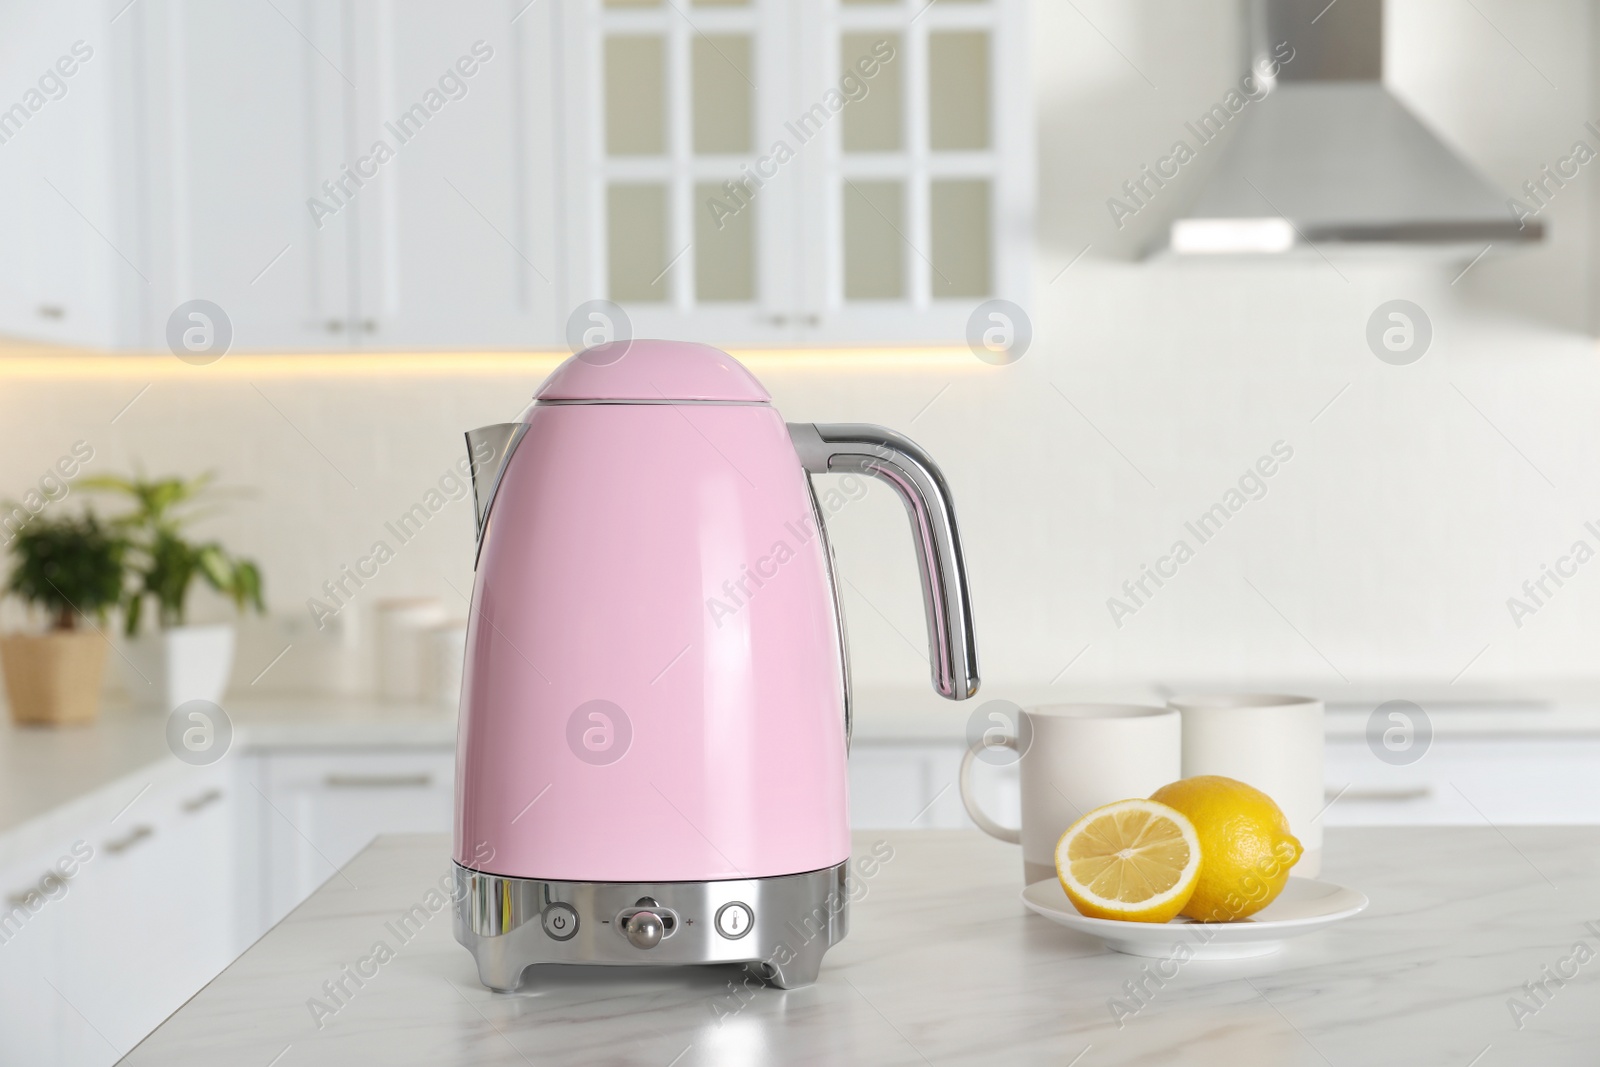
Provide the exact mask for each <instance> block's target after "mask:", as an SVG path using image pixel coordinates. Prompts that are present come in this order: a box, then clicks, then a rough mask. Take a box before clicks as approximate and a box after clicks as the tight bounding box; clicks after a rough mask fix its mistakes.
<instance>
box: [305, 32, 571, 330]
mask: <svg viewBox="0 0 1600 1067" xmlns="http://www.w3.org/2000/svg"><path fill="white" fill-rule="evenodd" d="M347 10H348V11H349V19H350V22H349V24H348V26H347V32H348V33H350V34H351V37H352V39H353V40H354V41H355V42H356V45H355V53H354V59H355V62H354V67H353V69H352V70H351V72H350V74H351V77H352V78H354V79H355V80H356V81H357V83H358V84H359V85H360V86H361V91H360V92H359V93H357V94H355V96H354V99H353V108H352V112H351V114H352V118H351V128H350V131H349V136H348V143H349V152H350V158H349V159H347V160H342V161H341V162H348V163H350V164H351V166H352V168H355V167H357V166H358V165H360V166H362V167H363V169H364V170H365V171H371V172H373V176H372V177H371V178H369V179H368V180H367V181H366V184H365V185H363V186H361V187H360V189H359V190H358V191H357V193H356V195H355V197H354V198H353V199H352V200H351V201H350V206H349V207H348V208H345V209H342V213H343V212H348V213H349V214H350V216H351V218H352V219H353V221H352V223H351V224H352V225H354V226H355V227H356V231H355V232H354V233H353V234H352V237H351V239H352V242H353V244H352V247H353V249H354V259H355V262H356V264H357V270H356V275H357V277H358V279H359V281H358V290H357V299H356V302H355V303H356V306H357V309H358V311H357V315H356V318H355V319H354V321H353V322H352V324H351V325H352V327H353V328H354V331H355V332H354V334H353V341H354V343H356V344H357V345H362V346H368V347H383V346H395V347H402V348H470V347H473V346H481V347H495V348H508V347H536V346H554V345H558V344H560V343H561V323H562V322H564V320H565V296H564V293H563V291H562V287H561V286H559V285H558V280H559V278H560V271H559V269H558V260H557V255H556V246H555V238H554V234H555V227H556V221H557V210H558V209H557V204H556V201H555V193H554V189H553V187H552V181H553V175H554V163H553V159H554V153H553V152H552V145H553V144H554V141H553V140H552V137H553V129H554V124H555V111H554V107H553V104H552V93H553V91H554V86H553V83H552V79H553V77H554V75H553V66H552V64H551V63H550V62H549V59H550V52H551V48H552V41H551V37H550V22H551V19H552V15H551V5H548V4H546V5H534V6H532V7H530V8H529V9H527V10H525V11H523V12H522V13H521V14H520V15H518V16H517V17H516V21H514V22H513V21H511V19H512V16H513V15H516V14H517V13H516V11H515V10H514V9H513V8H512V7H511V6H509V5H508V4H507V3H505V2H504V0H471V2H466V3H459V2H458V3H451V4H429V3H406V4H375V5H363V6H350V7H348V8H347ZM430 109H435V110H430ZM380 145H381V146H382V148H380ZM384 150H387V151H389V152H392V158H390V159H388V160H387V161H386V162H382V163H379V162H378V161H377V157H379V156H380V155H382V154H383V153H384ZM362 160H371V162H368V163H365V164H362ZM329 176H330V177H335V178H337V175H334V174H331V173H330V175H329Z"/></svg>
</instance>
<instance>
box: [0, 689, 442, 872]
mask: <svg viewBox="0 0 1600 1067" xmlns="http://www.w3.org/2000/svg"><path fill="white" fill-rule="evenodd" d="M225 706H226V708H227V711H228V714H229V717H230V719H231V720H232V722H233V726H234V738H233V749H234V750H235V751H243V750H244V749H246V748H250V747H255V748H294V747H315V748H322V749H327V748H339V747H345V746H351V747H359V748H386V747H411V746H426V747H438V748H452V747H454V746H455V743H456V717H455V715H454V714H447V713H444V712H441V711H440V710H439V709H437V708H434V707H429V706H423V705H410V704H396V703H385V702H380V701H373V700H362V699H359V698H350V697H345V698H335V697H326V698H320V697H319V698H310V697H306V698H265V699H261V698H258V699H255V700H245V699H239V700H233V699H230V700H227V701H226V702H225ZM184 769H185V765H184V764H182V763H180V762H179V761H178V760H177V759H176V758H175V757H174V756H173V755H172V753H171V751H170V750H169V749H168V748H167V740H166V717H165V716H163V715H161V714H159V713H157V712H154V711H148V710H139V709H135V708H129V707H127V706H123V705H116V704H113V705H110V706H108V707H106V708H105V709H104V710H103V711H102V713H101V715H100V717H99V718H98V719H97V720H96V721H95V722H93V723H90V724H86V725H82V726H68V727H41V726H18V725H16V724H15V723H13V722H11V721H10V720H9V719H5V718H0V863H4V862H5V861H7V860H8V859H10V858H11V857H13V856H16V855H22V854H26V853H28V852H29V851H30V850H32V849H33V848H34V847H35V845H36V844H37V843H38V842H41V841H46V842H48V841H51V840H53V839H54V838H55V837H57V836H60V835H61V834H62V833H69V832H71V831H72V830H73V828H74V827H75V826H76V825H77V824H78V823H80V822H83V821H85V820H86V819H87V820H88V821H98V820H100V819H103V818H105V817H106V815H107V814H108V813H110V812H115V811H117V810H118V809H120V808H121V807H122V806H123V805H125V804H127V803H128V802H129V801H130V800H132V799H133V798H134V796H135V795H137V794H138V793H139V792H140V791H141V790H142V789H144V788H145V787H146V786H147V785H149V783H150V782H151V781H152V780H154V779H157V778H159V777H160V776H162V775H165V774H169V773H181V772H182V771H183V770H184Z"/></svg>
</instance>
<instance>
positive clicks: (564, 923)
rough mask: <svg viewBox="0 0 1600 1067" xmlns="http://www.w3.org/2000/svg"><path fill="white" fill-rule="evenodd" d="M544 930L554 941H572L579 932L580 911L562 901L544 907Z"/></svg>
mask: <svg viewBox="0 0 1600 1067" xmlns="http://www.w3.org/2000/svg"><path fill="white" fill-rule="evenodd" d="M543 918H544V932H545V933H547V934H549V935H550V937H551V939H552V940H554V941H570V940H571V939H572V936H573V935H574V934H576V933H577V932H578V913H577V911H575V910H574V909H573V907H572V905H571V904H563V903H562V902H560V901H557V902H556V903H554V904H552V905H550V906H549V907H548V908H546V909H544V917H543Z"/></svg>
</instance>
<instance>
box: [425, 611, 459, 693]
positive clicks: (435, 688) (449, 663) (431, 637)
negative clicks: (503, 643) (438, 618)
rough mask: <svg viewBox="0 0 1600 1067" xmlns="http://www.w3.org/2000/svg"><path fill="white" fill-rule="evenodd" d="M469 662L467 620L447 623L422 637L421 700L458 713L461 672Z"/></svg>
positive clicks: (442, 623) (426, 632)
mask: <svg viewBox="0 0 1600 1067" xmlns="http://www.w3.org/2000/svg"><path fill="white" fill-rule="evenodd" d="M466 658H467V620H466V619H447V620H446V621H444V622H441V623H439V624H438V625H436V626H431V627H429V628H428V629H427V630H425V631H423V634H422V666H423V672H422V674H423V677H422V699H423V701H424V702H426V703H428V704H433V705H434V706H436V707H439V708H443V709H444V710H446V711H455V710H456V707H457V706H458V704H459V703H460V700H461V668H462V664H463V663H464V662H465V660H466Z"/></svg>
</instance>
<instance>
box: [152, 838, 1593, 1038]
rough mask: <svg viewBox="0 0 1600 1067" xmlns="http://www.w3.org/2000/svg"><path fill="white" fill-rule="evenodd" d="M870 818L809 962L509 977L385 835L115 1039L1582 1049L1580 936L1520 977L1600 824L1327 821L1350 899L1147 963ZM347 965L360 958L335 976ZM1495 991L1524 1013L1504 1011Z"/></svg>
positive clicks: (1000, 849)
mask: <svg viewBox="0 0 1600 1067" xmlns="http://www.w3.org/2000/svg"><path fill="white" fill-rule="evenodd" d="M879 840H885V841H887V842H889V844H890V845H891V846H892V847H893V849H894V857H893V859H892V860H890V861H889V862H888V863H887V864H885V865H883V866H882V867H881V868H880V869H879V870H877V872H876V873H875V874H874V876H873V877H872V878H870V879H866V880H863V882H862V884H861V888H860V889H858V890H857V892H858V894H860V899H859V901H858V903H857V904H856V905H855V908H854V912H853V914H852V919H851V933H850V936H849V937H847V938H846V939H845V940H844V941H843V942H842V943H841V944H840V945H839V946H837V947H836V948H835V949H833V951H832V952H830V953H829V955H828V958H827V961H826V962H825V964H824V965H823V970H822V977H821V979H820V980H819V981H818V982H817V984H816V985H814V986H810V987H807V988H803V989H796V990H790V991H787V992H785V991H781V990H777V989H771V988H766V987H751V988H746V986H745V985H744V983H743V975H742V972H740V971H739V970H737V969H736V968H732V967H704V968H688V969H682V970H657V969H648V968H610V967H607V968H598V967H596V968H570V967H569V968H552V969H549V970H548V971H547V972H546V973H545V974H543V975H538V974H537V973H536V976H535V978H534V981H533V983H532V984H531V985H530V986H529V987H527V988H526V989H525V990H524V991H523V992H521V993H519V994H515V995H509V996H505V995H498V994H492V993H490V992H488V991H487V990H485V989H484V988H483V987H481V986H480V985H478V983H477V980H476V975H475V972H474V969H473V963H472V959H471V957H470V956H469V955H468V954H467V952H466V950H464V949H462V948H461V947H460V946H458V945H457V944H456V943H455V941H454V940H453V939H452V937H451V933H450V915H449V911H448V908H447V907H441V908H440V910H438V911H437V912H430V911H429V908H430V905H431V901H430V898H429V892H430V891H436V890H437V887H438V886H439V885H440V879H441V877H442V876H444V875H445V873H446V872H447V870H448V862H449V841H448V839H447V838H445V837H443V836H436V835H425V836H424V835H419V836H404V837H383V838H379V839H378V840H377V841H376V842H374V843H373V844H372V845H371V846H370V847H369V848H367V849H366V850H365V851H363V852H362V853H361V854H360V855H359V856H357V857H356V858H355V859H354V860H352V861H351V863H350V864H349V865H348V866H347V867H346V868H345V871H344V874H345V876H346V877H335V878H332V879H330V880H329V881H328V882H327V884H325V885H324V886H323V887H322V888H321V889H320V890H318V891H317V893H316V894H315V895H314V896H312V897H311V898H310V899H309V900H307V901H306V902H305V904H303V905H302V906H301V907H299V908H298V909H296V910H295V911H294V912H293V913H292V914H291V915H290V916H289V917H288V918H287V919H286V920H284V922H283V923H282V924H280V925H279V926H278V927H276V928H275V929H274V930H272V931H271V932H270V933H269V934H267V936H266V937H264V938H263V939H262V940H261V941H260V942H258V943H257V944H256V945H255V946H254V947H252V948H251V949H250V950H249V951H248V952H246V953H245V954H244V955H243V956H242V957H240V959H239V960H238V961H237V962H235V963H234V964H233V965H232V966H231V967H229V968H228V969H227V970H226V971H225V972H223V974H221V975H220V976H219V977H218V978H217V979H216V980H215V981H213V982H212V983H211V984H210V985H208V986H207V987H206V988H205V989H204V990H202V991H201V992H200V993H199V994H198V995H197V996H195V998H194V999H193V1000H191V1001H190V1002H189V1003H188V1004H186V1005H185V1006H184V1007H183V1008H182V1009H181V1010H180V1011H178V1012H177V1013H176V1014H175V1015H173V1016H172V1018H170V1019H169V1020H167V1022H166V1023H165V1024H163V1025H162V1026H161V1027H160V1028H159V1029H158V1030H156V1031H155V1033H153V1034H152V1035H151V1036H150V1037H148V1038H147V1039H146V1040H145V1041H144V1042H143V1043H142V1044H140V1045H139V1046H138V1048H136V1049H135V1050H134V1051H133V1052H132V1053H130V1054H129V1055H128V1057H127V1058H126V1059H125V1060H124V1061H123V1062H124V1063H127V1064H131V1065H144V1064H150V1065H156V1064H159V1065H162V1067H186V1065H195V1067H200V1065H204V1067H213V1065H215V1064H219V1063H227V1064H241V1065H261V1067H266V1065H268V1064H272V1065H273V1067H308V1065H316V1064H328V1065H332V1064H338V1065H340V1067H346V1065H348V1064H351V1063H382V1064H385V1065H392V1067H402V1065H409V1064H416V1065H428V1067H438V1065H450V1064H472V1065H474V1067H478V1065H501V1064H503V1065H507V1067H517V1065H521V1067H526V1065H527V1064H530V1063H532V1064H565V1063H573V1064H578V1063H582V1064H640V1065H651V1067H669V1065H671V1067H693V1065H698V1064H729V1065H737V1067H752V1065H758V1064H800V1063H806V1064H813V1063H823V1064H844V1065H849V1064H863V1065H866V1064H870V1065H872V1067H884V1065H891V1064H930V1063H931V1064H988V1063H998V1062H1003V1063H1006V1064H1034V1063H1038V1064H1054V1065H1058V1067H1059V1065H1065V1064H1073V1065H1075V1067H1100V1065H1110V1064H1128V1065H1133V1064H1141V1065H1143V1064H1148V1065H1160V1067H1172V1065H1195V1067H1200V1065H1219V1067H1220V1065H1224V1064H1226V1065H1230V1067H1231V1065H1238V1064H1264V1065H1271V1067H1298V1065H1327V1064H1335V1065H1345V1064H1349V1065H1359V1067H1374V1065H1384V1064H1395V1065H1406V1067H1412V1065H1417V1064H1444V1065H1456V1067H1467V1065H1468V1064H1473V1065H1474V1067H1497V1065H1503V1064H1516V1065H1523V1064H1538V1065H1540V1067H1558V1065H1565V1064H1574V1065H1576V1064H1583V1065H1593V1064H1595V1063H1597V1062H1600V955H1597V958H1595V959H1593V960H1592V961H1591V962H1589V963H1586V964H1583V965H1581V966H1579V968H1578V971H1577V973H1576V975H1575V976H1574V977H1571V978H1569V979H1567V980H1565V981H1564V984H1560V985H1556V984H1552V983H1548V982H1547V983H1546V984H1545V986H1544V987H1543V988H1542V990H1541V988H1540V987H1537V986H1536V987H1534V989H1535V992H1537V993H1538V994H1539V995H1538V996H1537V997H1530V995H1529V993H1528V991H1527V990H1526V989H1525V988H1524V987H1525V983H1528V982H1530V981H1532V982H1540V981H1543V980H1544V979H1545V977H1546V972H1545V971H1544V968H1545V967H1546V966H1547V965H1548V966H1549V967H1551V968H1558V967H1559V966H1560V965H1561V961H1562V960H1564V959H1567V958H1569V957H1571V955H1572V950H1573V946H1574V945H1575V944H1576V943H1577V942H1579V941H1587V943H1588V945H1589V947H1590V949H1592V950H1594V951H1596V953H1597V954H1600V934H1596V933H1594V932H1592V931H1591V930H1590V929H1589V928H1587V927H1586V926H1585V923H1588V922H1596V927H1595V929H1600V827H1579V826H1567V827H1507V828H1505V829H1504V831H1503V833H1502V831H1501V830H1497V829H1495V828H1492V827H1487V826H1485V827H1429V828H1421V827H1384V828H1362V829H1350V828H1330V829H1329V830H1328V833H1327V844H1326V852H1325V855H1324V869H1323V875H1322V877H1324V878H1326V879H1329V880H1332V881H1336V882H1340V883H1343V884H1346V885H1351V886H1354V887H1356V888H1359V889H1361V890H1362V891H1363V892H1365V893H1366V894H1367V895H1368V896H1369V897H1371V898H1372V905H1371V907H1370V908H1368V910H1367V911H1366V912H1364V913H1362V914H1361V915H1358V916H1356V917H1355V918H1353V919H1351V920H1348V921H1347V922H1344V923H1341V924H1339V925H1338V926H1335V927H1333V928H1331V929H1328V930H1324V931H1320V932H1318V933H1314V934H1310V935H1308V936H1306V937H1303V938H1297V939H1295V940H1292V941H1290V942H1288V943H1287V944H1286V945H1285V947H1284V949H1283V950H1282V951H1281V952H1280V953H1278V954H1276V955H1274V956H1268V957H1264V958H1259V959H1249V960H1237V961H1216V962H1203V961H1188V962H1183V963H1180V964H1176V965H1170V966H1166V967H1160V968H1159V969H1158V965H1160V964H1161V963H1162V961H1160V960H1146V959H1139V958H1135V957H1132V956H1122V955H1117V954H1114V953H1110V952H1107V951H1104V950H1103V949H1101V948H1100V947H1099V945H1098V943H1097V942H1095V941H1094V940H1092V939H1090V938H1086V937H1083V936H1080V935H1077V934H1074V933H1073V932H1071V931H1069V930H1066V929H1064V928H1062V927H1059V926H1056V925H1054V924H1052V923H1050V922H1048V921H1046V920H1045V919H1043V918H1040V917H1038V916H1035V915H1031V914H1029V913H1028V912H1027V911H1026V910H1025V909H1024V908H1023V907H1022V904H1021V903H1020V901H1019V900H1018V892H1019V890H1020V884H1019V878H1020V868H1021V862H1020V859H1019V857H1018V855H1017V852H1016V850H1015V849H1014V848H1011V847H1008V846H1006V845H1002V844H999V843H998V842H995V841H993V840H991V839H989V838H986V837H984V836H982V835H981V834H978V833H977V832H975V831H884V832H873V831H863V832H858V833H857V834H856V835H855V848H856V852H857V854H858V855H865V854H866V853H867V852H868V851H870V849H871V846H872V844H873V843H874V842H876V841H879ZM419 908H420V909H421V914H423V915H426V918H419V917H418V915H419V913H418V911H417V910H416V909H419ZM408 911H409V912H410V913H411V914H412V916H413V919H412V922H411V923H410V924H409V925H406V926H404V927H399V926H397V925H396V924H397V922H398V920H399V917H400V916H401V915H402V914H403V913H406V912H408ZM380 943H383V944H384V945H386V946H387V948H388V950H389V951H388V952H387V953H381V952H378V949H377V946H378V945H379V944H380ZM378 955H383V956H385V958H384V959H382V960H381V961H377V959H376V957H377V956H378ZM362 961H367V962H365V963H363V962H362ZM347 967H348V968H351V969H352V970H358V971H360V972H366V973H371V977H368V978H363V979H361V984H360V986H359V987H357V986H356V984H355V981H354V980H353V979H351V978H348V977H343V984H344V986H345V989H346V990H347V991H348V992H346V993H340V994H339V995H338V996H337V997H336V996H333V995H330V994H329V992H328V989H329V988H331V987H333V986H334V985H335V984H336V983H338V982H339V981H340V979H341V977H342V976H345V975H347V974H348V973H351V972H348V971H346V968H347ZM1569 970H1570V967H1569ZM1552 973H1553V972H1552ZM325 983H326V984H325ZM1513 997H1515V998H1517V999H1519V1000H1520V1001H1522V1002H1523V1003H1524V1004H1525V1005H1529V1006H1533V1007H1534V1009H1535V1010H1533V1011H1532V1012H1531V1013H1529V1012H1522V1013H1520V1014H1514V1013H1513V1010H1512V1008H1511V1007H1510V1006H1509V1005H1508V1001H1510V1000H1511V999H1512V998H1513ZM317 1002H320V1003H321V1004H322V1008H321V1009H315V1008H314V1007H313V1006H312V1005H313V1004H314V1003H317ZM1117 1005H1120V1008H1118V1007H1117ZM1519 1024H1520V1025H1519ZM1485 1050H1487V1051H1485ZM275 1057H278V1058H277V1059H275ZM1075 1057H1076V1058H1075ZM1474 1057H1478V1058H1477V1059H1474Z"/></svg>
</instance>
